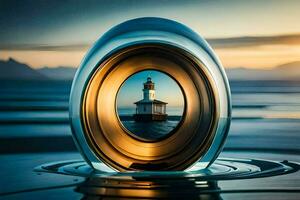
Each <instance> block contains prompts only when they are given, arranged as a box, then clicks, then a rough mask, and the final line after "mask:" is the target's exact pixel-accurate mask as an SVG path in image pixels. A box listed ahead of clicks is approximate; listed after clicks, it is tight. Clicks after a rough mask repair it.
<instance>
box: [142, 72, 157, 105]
mask: <svg viewBox="0 0 300 200" xmlns="http://www.w3.org/2000/svg"><path fill="white" fill-rule="evenodd" d="M143 92H144V101H153V100H154V99H155V89H154V83H153V82H152V81H151V78H150V77H148V78H147V82H146V83H144V89H143Z"/></svg>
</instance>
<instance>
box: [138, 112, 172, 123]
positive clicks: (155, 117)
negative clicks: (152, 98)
mask: <svg viewBox="0 0 300 200" xmlns="http://www.w3.org/2000/svg"><path fill="white" fill-rule="evenodd" d="M167 117H168V115H167V114H135V115H133V118H134V120H135V121H138V122H139V121H141V122H151V121H166V120H167Z"/></svg>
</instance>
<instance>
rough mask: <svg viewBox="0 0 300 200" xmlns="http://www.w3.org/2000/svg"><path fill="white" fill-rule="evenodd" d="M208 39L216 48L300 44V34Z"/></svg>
mask: <svg viewBox="0 0 300 200" xmlns="http://www.w3.org/2000/svg"><path fill="white" fill-rule="evenodd" d="M207 41H208V42H209V43H210V44H211V45H212V46H213V47H214V48H236V47H249V46H261V45H300V34H290V35H276V36H243V37H230V38H208V39H207Z"/></svg>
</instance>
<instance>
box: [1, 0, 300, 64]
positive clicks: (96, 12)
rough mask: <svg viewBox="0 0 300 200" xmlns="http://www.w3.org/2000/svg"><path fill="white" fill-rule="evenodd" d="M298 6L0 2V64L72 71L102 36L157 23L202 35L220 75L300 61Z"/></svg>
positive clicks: (276, 1) (208, 1) (151, 0)
mask: <svg viewBox="0 0 300 200" xmlns="http://www.w3.org/2000/svg"><path fill="white" fill-rule="evenodd" d="M299 8H300V1H297V0H285V1H282V0H252V1H249V0H244V1H243V0H215V1H214V0H203V1H201V0H184V1H183V0H182V1H179V0H173V1H171V0H170V1H168V0H160V1H159V0H147V1H146V0H127V1H125V0H118V1H117V0H107V1H96V0H85V1H79V0H64V1H62V0H61V1H58V0H52V1H44V0H40V1H32V0H22V1H18V0H0V59H8V58H9V57H13V58H14V59H17V60H18V61H20V62H24V63H26V64H29V65H30V66H32V67H34V68H39V67H44V66H49V67H57V66H71V67H77V66H78V65H79V64H80V61H81V60H82V58H83V56H84V55H85V53H86V51H87V50H88V48H89V47H90V46H91V45H92V44H93V43H94V42H95V41H96V40H97V39H98V38H99V37H100V36H101V35H102V34H103V33H105V32H106V31H107V30H108V29H110V28H111V27H113V26H114V25H117V24H118V23H121V22H123V21H125V20H128V19H132V18H137V17H149V16H154V17H164V18H169V19H173V20H176V21H178V22H181V23H184V24H186V25H187V26H189V27H190V28H192V29H193V30H194V31H196V32H197V33H198V34H200V35H202V36H204V37H205V38H206V39H207V40H208V42H209V44H211V46H212V47H213V49H214V50H215V51H216V53H217V55H218V56H219V58H220V60H221V62H222V63H223V65H224V66H225V67H226V68H234V67H246V68H259V69H268V68H272V67H275V66H277V65H281V64H285V63H289V62H294V61H300V23H299V19H300V12H299Z"/></svg>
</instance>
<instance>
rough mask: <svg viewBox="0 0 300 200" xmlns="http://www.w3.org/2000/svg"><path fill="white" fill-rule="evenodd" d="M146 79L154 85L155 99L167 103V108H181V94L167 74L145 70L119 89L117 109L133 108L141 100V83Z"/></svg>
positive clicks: (182, 102) (182, 100)
mask: <svg viewBox="0 0 300 200" xmlns="http://www.w3.org/2000/svg"><path fill="white" fill-rule="evenodd" d="M148 77H151V79H152V81H153V82H154V84H155V97H156V99H158V100H160V101H164V102H167V103H168V104H167V108H168V107H182V108H183V106H184V99H183V94H182V92H181V89H180V87H179V86H178V84H177V83H176V82H175V81H174V80H173V79H172V78H171V77H170V76H168V75H167V74H165V73H162V72H159V71H155V70H145V71H142V72H138V73H136V74H134V75H132V76H131V77H129V78H128V79H127V80H126V81H125V82H124V83H123V85H122V87H121V88H120V91H119V93H118V97H117V107H120V108H124V107H125V108H126V107H128V108H129V107H134V104H133V103H134V102H137V101H139V100H142V99H143V87H144V86H143V83H145V82H146V81H147V78H148Z"/></svg>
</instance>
